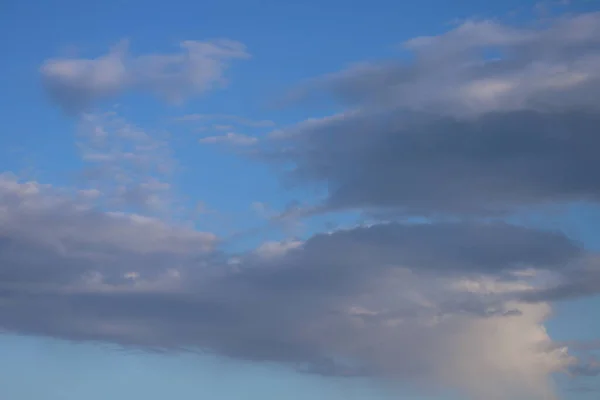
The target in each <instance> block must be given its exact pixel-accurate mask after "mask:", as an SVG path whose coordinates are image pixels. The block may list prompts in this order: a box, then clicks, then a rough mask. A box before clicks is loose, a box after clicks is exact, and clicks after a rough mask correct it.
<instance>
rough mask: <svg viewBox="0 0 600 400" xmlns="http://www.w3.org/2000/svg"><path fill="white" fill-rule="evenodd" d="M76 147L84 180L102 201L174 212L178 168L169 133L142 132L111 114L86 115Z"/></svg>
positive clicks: (80, 122) (80, 120) (154, 211)
mask: <svg viewBox="0 0 600 400" xmlns="http://www.w3.org/2000/svg"><path fill="white" fill-rule="evenodd" d="M76 144H77V148H78V150H79V154H80V156H81V159H82V161H83V163H84V167H83V169H82V171H79V177H80V181H81V182H82V183H83V184H84V185H85V186H86V189H85V190H88V191H89V190H92V191H93V193H94V194H95V196H94V197H95V198H96V199H97V202H98V203H102V204H104V205H105V206H108V207H110V208H111V209H115V208H117V209H121V210H123V209H127V210H134V211H136V212H141V213H144V214H147V213H152V214H155V215H157V214H162V215H164V214H165V213H172V212H173V209H174V208H175V206H176V205H177V198H176V196H175V194H174V188H173V185H172V184H171V180H172V177H173V174H174V172H175V171H176V170H177V166H178V165H177V162H176V159H175V158H174V156H173V154H172V150H171V146H170V140H169V137H168V134H164V133H162V132H153V131H151V130H145V129H142V128H141V127H139V126H136V125H134V124H132V123H130V122H128V121H126V120H125V119H123V118H122V117H121V116H119V115H118V114H117V113H116V112H113V111H111V112H104V113H83V114H81V115H80V116H79V118H78V123H77V142H76Z"/></svg>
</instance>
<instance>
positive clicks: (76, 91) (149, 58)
mask: <svg viewBox="0 0 600 400" xmlns="http://www.w3.org/2000/svg"><path fill="white" fill-rule="evenodd" d="M179 47H180V51H179V52H177V53H166V54H146V55H140V56H131V55H129V54H128V51H127V50H128V43H127V42H126V41H122V42H120V43H118V44H117V45H115V46H114V47H113V48H111V49H110V51H109V52H108V54H106V55H104V56H101V57H98V58H94V59H83V58H81V59H77V58H58V59H51V60H47V61H46V62H45V63H44V65H43V66H42V67H41V74H42V78H43V82H44V85H45V87H46V89H47V90H48V93H49V94H50V96H51V97H52V98H53V99H54V100H55V101H56V102H57V103H58V104H59V105H60V106H61V107H63V108H64V109H65V110H67V111H69V112H79V111H81V110H82V109H85V108H86V107H88V106H90V105H91V104H92V103H94V102H95V101H98V100H101V99H106V98H110V97H113V96H116V95H118V94H121V93H122V92H124V91H126V90H134V91H141V92H150V93H154V94H156V95H158V96H160V97H162V98H164V99H166V100H167V101H171V102H180V101H182V100H185V99H187V98H189V97H191V96H195V95H199V94H202V93H204V92H206V91H208V90H210V89H212V88H213V87H215V86H218V85H222V84H224V83H225V82H226V80H225V77H224V72H225V70H226V69H227V67H228V65H229V63H230V61H232V60H235V59H244V58H248V57H249V54H248V53H247V52H246V49H245V46H244V45H243V44H241V43H239V42H236V41H233V40H226V39H220V40H212V41H194V40H186V41H183V42H181V43H180V45H179Z"/></svg>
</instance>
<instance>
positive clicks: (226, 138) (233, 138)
mask: <svg viewBox="0 0 600 400" xmlns="http://www.w3.org/2000/svg"><path fill="white" fill-rule="evenodd" d="M198 142H199V143H203V144H216V143H223V144H228V145H232V146H251V145H253V144H256V143H257V142H258V138H255V137H252V136H247V135H242V134H240V133H234V132H229V133H226V134H225V135H219V136H207V137H204V138H202V139H199V140H198Z"/></svg>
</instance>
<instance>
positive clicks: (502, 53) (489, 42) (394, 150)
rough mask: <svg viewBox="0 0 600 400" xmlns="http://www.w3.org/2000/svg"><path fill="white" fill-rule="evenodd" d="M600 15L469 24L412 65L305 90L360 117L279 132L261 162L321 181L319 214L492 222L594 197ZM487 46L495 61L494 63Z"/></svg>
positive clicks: (431, 40)
mask: <svg viewBox="0 0 600 400" xmlns="http://www.w3.org/2000/svg"><path fill="white" fill-rule="evenodd" d="M599 31H600V14H594V13H593V14H584V15H580V16H574V17H562V18H559V19H557V20H554V21H553V22H552V23H551V24H549V25H547V26H545V27H543V28H539V29H516V28H511V27H505V26H502V25H498V24H497V23H492V22H469V23H465V24H463V25H461V26H459V27H458V28H456V29H455V30H453V31H450V32H449V33H446V34H443V35H440V36H436V37H427V38H417V39H415V40H412V41H409V42H407V43H406V47H407V48H408V49H410V50H411V51H413V52H414V56H415V57H414V60H413V61H412V62H406V63H388V64H387V65H386V64H382V65H377V64H366V65H362V66H358V67H355V68H352V69H350V70H348V71H344V72H342V73H337V74H332V75H330V76H327V77H324V78H320V79H317V80H315V81H313V82H311V83H309V84H308V85H307V86H306V88H305V91H306V93H307V95H312V94H314V95H320V94H323V93H325V94H331V95H333V96H334V98H336V99H338V100H339V101H340V102H341V103H342V104H347V105H349V106H351V108H350V109H348V110H346V111H345V112H342V113H340V114H338V115H334V116H332V117H327V118H323V119H320V120H319V119H313V120H308V121H306V122H304V123H301V124H299V125H298V126H296V127H292V128H289V129H287V130H286V129H284V130H282V131H278V132H276V133H274V134H273V135H272V141H271V143H270V144H269V146H267V147H265V149H264V154H263V156H264V157H265V158H267V159H269V160H274V161H277V162H281V163H282V164H283V165H285V166H286V168H287V167H288V166H290V165H292V166H293V168H292V171H291V172H290V173H286V175H285V176H286V179H289V180H290V181H291V182H294V183H296V184H304V183H310V184H314V183H317V184H321V185H323V186H324V187H326V188H327V191H328V196H327V199H326V200H325V202H324V203H323V204H322V205H321V206H319V207H317V211H322V210H335V209H363V210H364V209H372V210H375V211H382V210H387V211H396V212H401V213H409V214H420V215H430V216H431V215H440V214H460V215H465V214H476V215H477V214H478V215H482V214H490V213H498V212H507V211H514V210H516V209H519V208H520V207H526V206H538V205H548V204H564V203H567V202H574V201H583V202H586V201H588V202H597V201H598V194H599V192H600V190H599V189H600V187H599V186H598V182H600V179H599V178H600V177H599V176H597V174H596V172H595V171H597V170H599V168H598V167H599V165H598V160H599V159H600V158H599V157H597V154H596V150H595V149H596V148H597V147H598V145H599V144H600V143H599V142H598V139H597V135H596V127H597V126H598V124H599V123H600V103H599V102H598V98H599V97H598V93H600V86H599V83H600V73H599V72H598V71H600V41H599V40H598V38H599V37H600V35H599V34H598V32H599ZM486 51H488V52H492V53H497V55H495V57H497V58H495V59H493V58H491V57H490V56H489V55H486Z"/></svg>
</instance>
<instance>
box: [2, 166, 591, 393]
mask: <svg viewBox="0 0 600 400" xmlns="http://www.w3.org/2000/svg"><path fill="white" fill-rule="evenodd" d="M65 190H66V189H65ZM65 190H60V189H57V188H54V187H52V186H47V185H46V186H44V185H41V184H39V183H36V182H20V181H18V180H16V179H15V178H14V177H10V176H6V175H5V176H3V177H2V179H1V180H0V221H2V223H1V224H0V226H1V227H2V229H1V231H0V238H1V240H0V276H1V277H2V279H1V280H0V282H1V283H0V321H2V328H3V329H5V330H7V331H11V332H19V333H26V334H42V335H51V336H55V337H59V338H65V339H71V340H101V341H110V342H115V343H120V344H122V345H133V346H142V347H144V348H155V347H159V348H167V349H171V350H178V349H179V350H183V349H191V350H193V349H201V350H203V351H208V352H214V353H217V354H220V355H224V356H230V357H235V358H241V359H246V360H253V361H271V362H273V361H274V362H282V363H285V364H289V365H291V366H295V367H297V368H299V369H301V370H305V371H312V372H318V373H326V374H335V375H353V374H369V375H372V376H376V377H379V378H384V379H388V378H389V379H393V380H395V381H397V382H410V383H411V384H416V385H420V386H422V388H423V390H426V388H430V389H432V388H454V389H456V390H459V391H461V392H463V393H465V394H467V395H469V396H471V397H472V398H481V396H483V395H484V394H485V393H489V392H492V393H499V394H498V395H497V397H495V398H497V399H508V398H528V399H536V398H540V399H542V398H548V396H550V395H551V393H552V388H551V380H550V375H551V374H552V373H554V372H559V371H566V369H567V368H569V367H571V366H573V365H575V364H574V363H575V360H574V359H573V357H572V356H570V355H569V354H568V353H567V351H566V348H564V347H560V346H557V345H556V344H555V343H553V342H552V340H551V339H550V338H549V337H548V335H547V334H546V332H545V330H544V328H543V322H544V320H545V319H546V318H547V316H548V315H549V312H550V308H549V306H548V304H546V303H535V304H532V303H524V302H520V301H519V300H518V299H516V298H514V297H510V295H511V294H512V293H514V292H515V291H517V290H524V289H527V288H530V287H531V282H528V279H529V278H530V275H531V274H522V276H523V277H524V278H515V277H514V276H512V275H510V274H507V272H508V271H521V270H526V271H529V270H531V269H532V268H533V269H535V270H540V271H543V270H548V271H553V273H555V272H557V271H563V270H565V269H568V268H569V265H571V264H573V263H578V262H579V260H581V258H582V257H583V256H585V254H586V253H585V251H584V250H583V249H581V248H580V247H579V246H578V245H577V244H576V243H574V242H572V241H570V240H569V239H568V238H566V237H565V236H563V235H561V234H558V233H553V232H546V231H536V230H532V229H529V228H523V227H517V226H509V225H506V224H475V223H473V224H471V223H452V224H429V225H404V224H386V225H375V226H370V227H357V228H353V229H350V230H342V231H335V232H333V233H331V234H317V235H315V236H313V237H311V238H309V239H308V240H306V241H303V242H300V241H289V242H282V243H276V242H270V243H265V244H263V245H262V246H260V247H259V248H258V249H257V250H256V251H250V252H246V253H241V254H239V255H238V256H237V258H236V259H237V261H236V262H235V263H230V262H227V261H228V259H230V258H231V257H230V255H228V254H225V253H221V252H220V251H218V250H217V249H216V248H215V245H216V244H217V238H216V237H215V236H214V235H212V234H209V233H204V232H198V231H196V230H193V229H190V228H187V227H184V226H176V225H172V224H167V223H165V222H161V221H160V220H157V219H155V218H150V217H142V216H139V215H136V214H126V213H114V212H107V211H101V210H98V209H97V208H95V207H94V206H93V205H92V204H90V203H89V202H88V201H87V200H86V199H83V200H77V199H78V198H77V197H76V194H74V193H71V192H69V191H65ZM448 238H451V239H452V240H451V242H448V240H447V239H448ZM517 275H518V274H517ZM507 296H508V297H507ZM344 360H348V361H344ZM506 388H510V390H509V391H508V392H507V391H506V390H507V389H506ZM512 395H514V396H516V397H510V396H512ZM518 396H521V397H518ZM544 396H546V397H544Z"/></svg>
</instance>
